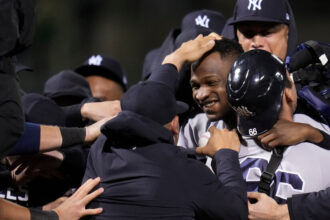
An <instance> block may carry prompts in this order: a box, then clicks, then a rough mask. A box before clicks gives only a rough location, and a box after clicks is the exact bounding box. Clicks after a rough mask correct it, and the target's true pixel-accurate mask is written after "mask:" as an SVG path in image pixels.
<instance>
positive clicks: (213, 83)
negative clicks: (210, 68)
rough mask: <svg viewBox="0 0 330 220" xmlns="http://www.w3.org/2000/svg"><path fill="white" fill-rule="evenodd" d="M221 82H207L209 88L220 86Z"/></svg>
mask: <svg viewBox="0 0 330 220" xmlns="http://www.w3.org/2000/svg"><path fill="white" fill-rule="evenodd" d="M218 83H219V81H209V82H207V85H208V86H215V85H218Z"/></svg>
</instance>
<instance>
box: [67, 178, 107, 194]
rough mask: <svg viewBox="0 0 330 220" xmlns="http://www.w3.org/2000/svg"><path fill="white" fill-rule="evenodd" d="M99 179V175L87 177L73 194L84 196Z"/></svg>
mask: <svg viewBox="0 0 330 220" xmlns="http://www.w3.org/2000/svg"><path fill="white" fill-rule="evenodd" d="M100 181H101V178H100V177H97V178H95V179H88V180H87V181H86V182H85V183H84V184H83V185H81V186H80V187H79V189H78V190H77V191H76V192H75V193H74V194H73V195H76V196H81V197H85V196H86V195H87V194H88V193H89V192H90V191H91V190H92V189H93V188H94V187H95V186H96V185H97V184H99V183H100Z"/></svg>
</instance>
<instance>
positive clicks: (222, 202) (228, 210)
mask: <svg viewBox="0 0 330 220" xmlns="http://www.w3.org/2000/svg"><path fill="white" fill-rule="evenodd" d="M213 159H214V160H216V162H215V166H216V178H215V182H213V181H212V178H208V175H204V176H203V178H204V180H201V181H202V182H203V184H202V187H199V189H198V192H197V191H196V195H194V196H196V197H197V198H198V202H197V203H198V206H199V207H200V208H201V210H202V211H201V213H198V214H197V215H198V218H199V219H205V218H211V219H247V216H248V206H247V193H246V192H247V189H246V184H245V182H244V180H243V175H242V171H241V168H240V165H239V161H238V153H237V152H235V151H233V150H229V149H222V150H219V151H218V152H217V153H216V154H215V155H214V158H213ZM213 177H214V175H213Z"/></svg>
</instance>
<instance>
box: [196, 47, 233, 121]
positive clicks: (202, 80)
mask: <svg viewBox="0 0 330 220" xmlns="http://www.w3.org/2000/svg"><path fill="white" fill-rule="evenodd" d="M232 64H233V60H232V59H230V58H226V59H222V58H221V57H220V54H219V53H218V52H213V53H211V54H210V55H209V56H208V57H206V58H205V59H204V60H203V61H202V62H201V63H200V64H199V66H198V67H197V68H196V69H195V70H192V71H191V79H190V84H191V87H192V94H193V98H194V100H195V101H196V102H197V104H198V106H199V107H200V108H201V109H202V110H203V112H205V113H206V115H207V117H208V119H209V120H211V121H215V120H219V119H222V118H223V117H225V116H226V114H227V113H229V112H230V111H231V108H230V106H229V103H228V101H227V97H226V80H227V76H228V73H229V70H230V68H231V66H232Z"/></svg>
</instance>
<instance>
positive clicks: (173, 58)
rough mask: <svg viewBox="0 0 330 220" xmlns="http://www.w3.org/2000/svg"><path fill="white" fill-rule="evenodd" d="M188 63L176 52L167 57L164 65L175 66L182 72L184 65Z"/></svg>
mask: <svg viewBox="0 0 330 220" xmlns="http://www.w3.org/2000/svg"><path fill="white" fill-rule="evenodd" d="M185 62H186V60H185V59H184V57H183V56H182V55H181V54H180V52H178V51H175V52H173V53H171V54H169V55H167V56H166V57H165V59H164V60H163V63H162V64H173V65H174V66H175V67H176V69H177V70H178V71H179V72H180V70H181V67H182V65H183V64H184V63H185Z"/></svg>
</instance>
